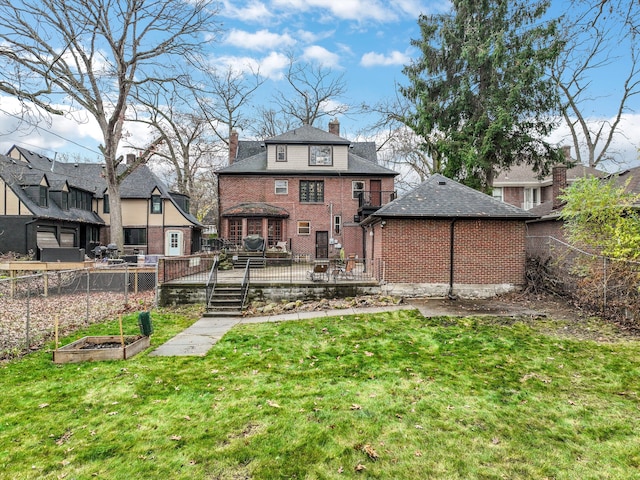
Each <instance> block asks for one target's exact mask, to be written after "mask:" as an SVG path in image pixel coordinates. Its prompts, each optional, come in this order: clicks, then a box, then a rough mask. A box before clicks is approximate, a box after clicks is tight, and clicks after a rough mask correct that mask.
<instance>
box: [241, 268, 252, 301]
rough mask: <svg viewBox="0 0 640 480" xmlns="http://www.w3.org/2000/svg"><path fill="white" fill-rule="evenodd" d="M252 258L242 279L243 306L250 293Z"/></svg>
mask: <svg viewBox="0 0 640 480" xmlns="http://www.w3.org/2000/svg"><path fill="white" fill-rule="evenodd" d="M250 265H251V259H249V260H247V266H246V267H245V269H244V278H243V279H242V306H241V308H244V305H245V302H246V301H247V295H248V294H249V284H250V283H251V278H250V277H251V267H250Z"/></svg>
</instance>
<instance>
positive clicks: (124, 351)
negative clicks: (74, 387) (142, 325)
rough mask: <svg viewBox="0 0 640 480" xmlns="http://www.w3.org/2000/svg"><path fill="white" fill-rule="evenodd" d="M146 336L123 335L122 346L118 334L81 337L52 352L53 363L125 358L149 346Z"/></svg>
mask: <svg viewBox="0 0 640 480" xmlns="http://www.w3.org/2000/svg"><path fill="white" fill-rule="evenodd" d="M149 345H151V342H150V339H149V337H147V336H142V335H138V336H127V337H124V348H123V347H122V342H121V337H120V336H119V335H106V336H100V337H82V338H81V339H79V340H76V341H75V342H73V343H70V344H69V345H65V346H64V347H61V348H58V349H57V350H55V351H54V352H53V362H54V363H77V362H92V361H101V360H126V359H127V358H131V357H133V356H134V355H136V354H138V353H140V352H142V351H143V350H145V349H147V348H149Z"/></svg>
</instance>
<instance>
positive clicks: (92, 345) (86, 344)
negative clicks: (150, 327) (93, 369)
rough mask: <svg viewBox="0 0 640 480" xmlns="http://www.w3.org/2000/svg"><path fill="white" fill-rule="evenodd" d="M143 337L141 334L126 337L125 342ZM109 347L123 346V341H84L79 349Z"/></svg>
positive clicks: (127, 343) (128, 342)
mask: <svg viewBox="0 0 640 480" xmlns="http://www.w3.org/2000/svg"><path fill="white" fill-rule="evenodd" d="M140 338H142V337H141V336H137V337H124V344H125V346H126V345H130V344H132V343H133V342H135V341H137V340H139V339H140ZM107 348H122V343H121V342H105V343H94V342H91V341H87V342H84V343H83V344H82V345H81V346H79V347H78V350H101V349H107Z"/></svg>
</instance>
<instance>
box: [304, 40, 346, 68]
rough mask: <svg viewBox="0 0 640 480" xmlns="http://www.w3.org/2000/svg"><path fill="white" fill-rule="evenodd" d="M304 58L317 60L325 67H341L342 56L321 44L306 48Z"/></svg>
mask: <svg viewBox="0 0 640 480" xmlns="http://www.w3.org/2000/svg"><path fill="white" fill-rule="evenodd" d="M302 58H304V59H305V60H308V61H315V62H317V63H319V64H320V65H322V66H323V67H330V68H331V67H333V68H335V67H339V66H340V57H339V56H338V55H337V54H335V53H333V52H330V51H329V50H327V49H326V48H324V47H321V46H319V45H312V46H310V47H307V48H305V49H304V53H303V54H302Z"/></svg>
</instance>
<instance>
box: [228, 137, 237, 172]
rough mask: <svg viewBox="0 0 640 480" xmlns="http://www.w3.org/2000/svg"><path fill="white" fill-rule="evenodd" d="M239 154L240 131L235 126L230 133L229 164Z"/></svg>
mask: <svg viewBox="0 0 640 480" xmlns="http://www.w3.org/2000/svg"><path fill="white" fill-rule="evenodd" d="M237 156H238V131H237V130H236V129H235V128H234V129H233V130H231V134H230V135H229V165H231V164H233V162H234V160H235V159H236V157H237Z"/></svg>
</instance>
